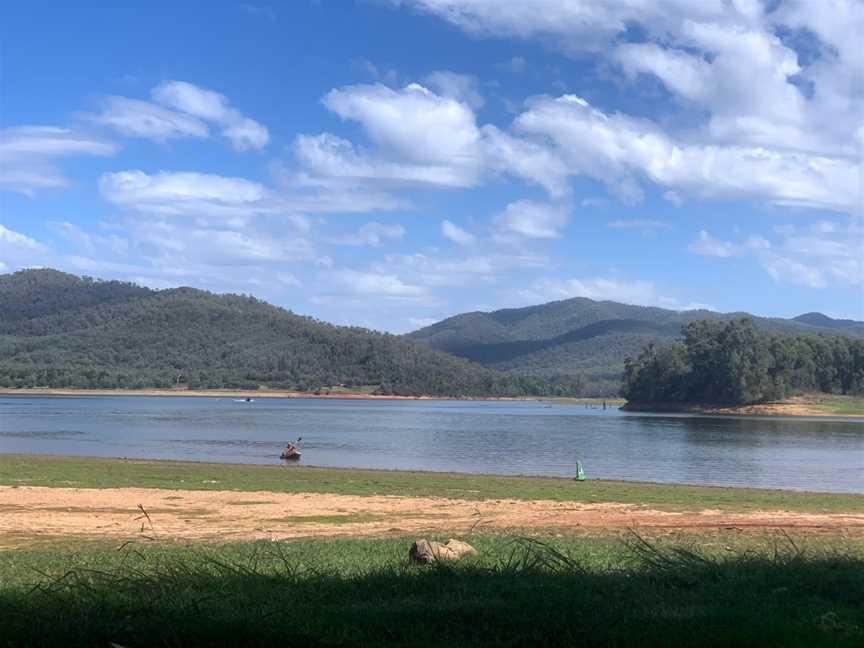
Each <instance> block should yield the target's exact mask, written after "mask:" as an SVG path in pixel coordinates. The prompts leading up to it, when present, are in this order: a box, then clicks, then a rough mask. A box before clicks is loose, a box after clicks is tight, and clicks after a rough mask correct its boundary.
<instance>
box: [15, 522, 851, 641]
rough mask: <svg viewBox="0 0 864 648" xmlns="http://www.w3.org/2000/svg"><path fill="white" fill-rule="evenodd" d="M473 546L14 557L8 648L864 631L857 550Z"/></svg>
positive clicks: (394, 544) (367, 544)
mask: <svg viewBox="0 0 864 648" xmlns="http://www.w3.org/2000/svg"><path fill="white" fill-rule="evenodd" d="M469 540H470V541H471V542H472V543H473V544H475V545H476V546H477V548H478V550H479V552H480V555H479V556H477V557H469V558H465V559H463V560H462V561H460V562H459V563H456V564H454V565H430V566H426V567H416V566H410V565H408V564H407V562H406V560H405V555H406V553H407V547H408V546H409V544H410V540H409V539H405V538H396V539H381V540H379V539H365V540H356V539H341V540H321V539H318V540H311V541H298V542H269V541H267V542H258V543H246V544H234V545H225V546H214V547H207V548H204V547H197V548H191V549H190V548H184V547H160V546H154V545H153V544H150V545H149V546H148V545H146V544H144V543H142V542H139V543H134V544H132V545H128V546H127V547H126V548H124V549H122V550H120V551H118V550H116V549H113V550H112V549H110V548H102V549H101V550H100V549H95V548H90V549H86V550H83V551H78V552H74V553H73V552H71V551H69V550H68V549H67V550H66V551H62V550H54V551H26V552H21V551H18V552H14V553H13V552H2V553H0V565H3V566H2V567H0V644H2V645H5V646H69V647H71V646H109V645H121V646H274V645H279V646H282V645H284V646H344V645H363V646H366V645H368V646H538V645H542V646H679V645H681V646H696V645H698V646H718V647H719V646H784V647H785V646H807V647H808V648H810V647H813V646H838V647H842V646H850V647H852V646H856V647H857V646H860V645H861V641H862V638H864V561H862V560H861V558H860V554H859V553H858V552H856V551H855V550H854V549H853V546H854V545H853V543H852V542H849V543H848V545H849V547H850V549H849V550H847V551H842V550H841V551H836V550H826V549H822V548H817V549H815V550H808V549H801V548H799V546H798V545H797V544H795V543H794V542H792V541H788V542H786V543H785V544H783V545H781V546H779V547H778V546H776V545H775V546H774V547H773V548H772V547H770V546H758V545H757V546H756V547H755V548H754V547H748V546H743V547H740V548H732V547H730V546H729V545H727V547H726V549H727V550H726V551H723V550H722V549H721V550H719V551H718V550H717V549H715V548H712V547H710V544H711V543H710V540H706V538H705V536H703V537H701V538H695V539H693V540H692V541H691V542H692V543H691V544H685V543H684V542H682V540H681V539H676V543H673V542H669V541H663V540H656V541H651V540H646V539H643V538H641V537H638V536H633V537H632V539H630V540H629V541H628V542H626V544H624V543H620V542H618V543H614V544H616V545H617V546H615V547H613V548H614V550H611V551H610V544H613V543H610V542H609V540H608V539H605V538H600V539H598V538H591V537H587V538H585V537H582V538H577V539H572V538H570V539H562V540H555V541H549V542H546V541H540V540H536V539H534V540H532V539H519V538H512V537H511V538H508V537H506V536H503V537H502V536H476V537H470V538H469ZM685 542H686V541H685ZM731 542H732V544H737V543H735V542H734V541H731ZM28 566H29V567H30V569H29V570H27V567H28ZM23 571H27V572H28V573H27V574H25V575H23V577H22V575H21V573H22V572H23Z"/></svg>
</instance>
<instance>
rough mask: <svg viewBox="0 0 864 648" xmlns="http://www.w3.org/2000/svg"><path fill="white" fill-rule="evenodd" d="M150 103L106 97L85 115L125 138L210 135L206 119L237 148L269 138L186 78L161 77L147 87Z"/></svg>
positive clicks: (253, 145) (223, 101)
mask: <svg viewBox="0 0 864 648" xmlns="http://www.w3.org/2000/svg"><path fill="white" fill-rule="evenodd" d="M150 96H151V99H152V102H149V101H142V100H138V99H129V98H127V97H108V98H106V99H105V100H104V102H103V109H102V112H101V113H99V114H98V115H91V116H90V117H89V118H90V119H91V120H92V121H94V122H96V123H99V124H102V125H104V126H108V127H109V128H113V129H114V130H116V131H118V132H120V133H122V134H123V135H127V136H129V137H142V138H147V139H152V140H155V141H157V142H163V141H166V140H169V139H174V138H183V137H198V138H206V137H209V135H210V129H209V126H208V124H215V125H216V126H218V127H220V128H221V131H222V135H223V136H224V137H225V138H226V139H227V140H228V141H229V142H230V143H231V145H232V146H233V147H234V148H235V149H236V150H238V151H246V150H249V149H255V150H259V149H262V148H264V147H265V146H266V145H267V143H268V142H269V140H270V135H269V132H268V131H267V128H265V127H264V126H263V125H261V124H259V123H258V122H256V121H255V120H253V119H250V118H248V117H246V116H244V115H243V114H242V113H241V112H240V111H239V110H237V109H236V108H233V107H231V105H230V103H229V101H228V99H227V98H226V97H225V96H224V95H221V94H219V93H218V92H214V91H213V90H208V89H206V88H202V87H200V86H197V85H194V84H192V83H188V82H186V81H164V82H162V83H160V84H159V85H158V86H156V87H155V88H153V89H152V90H151V91H150Z"/></svg>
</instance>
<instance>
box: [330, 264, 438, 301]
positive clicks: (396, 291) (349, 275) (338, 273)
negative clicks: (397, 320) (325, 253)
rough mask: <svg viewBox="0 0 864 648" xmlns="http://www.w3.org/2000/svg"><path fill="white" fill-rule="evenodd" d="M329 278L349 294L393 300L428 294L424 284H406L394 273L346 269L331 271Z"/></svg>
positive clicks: (413, 298)
mask: <svg viewBox="0 0 864 648" xmlns="http://www.w3.org/2000/svg"><path fill="white" fill-rule="evenodd" d="M327 278H328V280H329V281H330V282H331V283H333V284H334V286H335V287H336V288H337V289H340V290H341V291H342V292H343V293H348V294H354V295H369V296H375V297H382V298H384V299H393V300H417V299H422V298H424V297H427V296H428V292H427V290H426V289H425V288H423V287H422V286H416V285H411V284H406V283H405V282H403V281H402V280H401V279H400V278H399V277H397V276H396V275H394V274H387V273H377V272H361V271H359V270H348V269H345V270H334V271H330V272H328V274H327Z"/></svg>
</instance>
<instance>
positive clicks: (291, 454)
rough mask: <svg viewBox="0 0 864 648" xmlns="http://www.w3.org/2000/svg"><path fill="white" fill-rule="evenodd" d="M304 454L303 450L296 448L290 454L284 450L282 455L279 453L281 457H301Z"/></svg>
mask: <svg viewBox="0 0 864 648" xmlns="http://www.w3.org/2000/svg"><path fill="white" fill-rule="evenodd" d="M302 454H303V453H302V452H299V451H296V450H295V451H294V452H292V453H290V454H289V453H286V452H283V453H282V454H281V455H279V458H280V459H299V458H300V455H302Z"/></svg>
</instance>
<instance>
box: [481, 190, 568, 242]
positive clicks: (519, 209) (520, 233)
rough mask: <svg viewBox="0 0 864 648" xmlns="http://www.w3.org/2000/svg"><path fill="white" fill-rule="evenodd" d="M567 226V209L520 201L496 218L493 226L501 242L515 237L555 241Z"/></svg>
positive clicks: (509, 205)
mask: <svg viewBox="0 0 864 648" xmlns="http://www.w3.org/2000/svg"><path fill="white" fill-rule="evenodd" d="M566 224H567V210H566V209H565V208H563V207H561V206H559V205H547V204H542V203H536V202H531V201H529V200H518V201H516V202H512V203H510V204H508V205H507V206H506V207H505V208H504V210H503V211H502V212H501V213H499V214H498V215H497V216H495V219H494V225H493V226H494V228H495V234H496V236H497V237H498V239H499V240H504V239H506V238H508V237H512V236H513V235H515V236H517V237H524V238H529V239H553V238H558V237H560V236H561V230H562V229H563V228H564V226H565V225H566Z"/></svg>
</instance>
